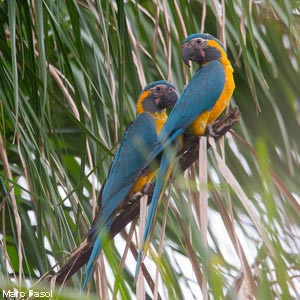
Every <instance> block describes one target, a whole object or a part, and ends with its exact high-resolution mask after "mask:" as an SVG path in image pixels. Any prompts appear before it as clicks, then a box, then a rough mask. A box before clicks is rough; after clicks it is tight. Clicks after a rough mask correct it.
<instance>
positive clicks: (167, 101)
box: [158, 86, 178, 109]
mask: <svg viewBox="0 0 300 300" xmlns="http://www.w3.org/2000/svg"><path fill="white" fill-rule="evenodd" d="M164 89H165V91H164V94H163V96H162V97H161V98H160V101H159V103H158V108H159V109H165V108H167V107H169V106H173V105H174V104H175V103H176V101H177V99H178V95H177V92H176V90H175V88H174V87H169V86H166V87H165V88H164Z"/></svg>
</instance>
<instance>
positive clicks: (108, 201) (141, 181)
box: [83, 80, 178, 289]
mask: <svg viewBox="0 0 300 300" xmlns="http://www.w3.org/2000/svg"><path fill="white" fill-rule="evenodd" d="M177 98H178V96H177V93H176V89H175V87H174V86H173V85H172V84H171V83H169V82H168V81H165V80H160V81H156V82H153V83H150V84H149V85H147V86H146V87H145V88H144V89H143V91H142V93H141V94H140V96H139V98H138V101H137V107H136V111H137V117H136V119H135V120H134V121H133V122H132V123H131V124H130V126H129V127H128V128H127V130H126V132H125V134H124V137H123V139H122V141H121V144H120V147H119V149H118V151H117V153H116V155H115V158H114V160H113V162H112V165H111V167H110V170H109V173H108V177H107V179H106V181H105V183H104V185H103V187H102V189H101V192H100V199H99V200H98V202H99V203H98V204H99V206H100V208H99V211H98V214H97V215H96V217H95V219H94V221H93V224H92V226H91V229H90V230H89V232H88V237H87V241H88V243H91V244H92V245H93V248H92V252H91V255H90V258H89V261H88V263H87V266H86V268H85V271H84V274H85V280H84V283H83V289H84V288H85V287H86V285H87V283H88V282H89V280H90V278H91V276H92V274H93V271H94V269H95V265H94V263H95V262H96V260H97V258H98V256H99V254H100V252H101V250H102V247H103V242H104V241H105V238H106V237H107V235H108V233H109V229H110V227H111V224H112V221H113V218H114V216H115V212H116V209H117V208H118V207H119V206H120V205H121V204H122V201H123V200H124V199H125V198H126V197H127V196H128V195H129V194H131V195H134V194H135V193H136V192H139V191H142V189H143V188H144V186H145V185H146V184H147V183H148V182H150V181H151V180H152V178H153V176H154V175H155V171H151V172H150V173H147V174H146V175H143V176H140V174H141V168H142V167H143V165H144V164H145V161H146V158H147V157H148V156H149V154H150V153H151V151H152V150H153V146H154V145H155V144H156V143H157V141H158V140H157V137H158V134H159V133H160V131H161V128H162V126H163V124H164V123H165V121H166V120H167V114H166V112H165V108H167V107H169V106H173V105H174V104H175V102H176V101H177Z"/></svg>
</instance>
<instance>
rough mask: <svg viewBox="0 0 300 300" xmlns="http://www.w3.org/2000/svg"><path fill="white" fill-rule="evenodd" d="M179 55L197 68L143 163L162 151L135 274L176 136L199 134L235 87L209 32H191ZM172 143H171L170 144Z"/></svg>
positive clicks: (227, 63) (222, 53)
mask: <svg viewBox="0 0 300 300" xmlns="http://www.w3.org/2000/svg"><path fill="white" fill-rule="evenodd" d="M182 58H183V61H184V63H185V64H186V65H188V66H189V60H190V61H194V62H196V63H198V65H199V69H198V70H197V71H196V73H195V74H194V76H193V77H192V79H191V81H190V82H189V84H188V85H187V86H186V88H185V89H184V91H183V93H182V94H181V95H180V97H179V99H178V101H177V103H176V104H175V106H174V108H173V109H172V111H171V113H170V115H169V117H168V120H167V121H166V122H165V124H164V126H163V128H162V130H161V133H160V134H159V136H158V140H159V144H158V145H157V146H156V147H155V148H154V150H153V152H152V154H151V155H150V158H149V159H148V160H147V162H146V165H147V164H148V163H149V162H151V160H153V159H154V158H155V157H157V156H158V155H159V154H160V153H161V152H163V155H162V158H161V162H160V167H159V172H158V177H157V180H156V185H155V188H154V192H153V196H152V201H151V204H150V208H149V213H148V218H147V221H146V225H145V230H144V234H143V241H142V244H143V248H142V249H140V251H139V257H138V260H137V268H136V276H137V273H138V271H139V265H140V263H141V256H142V251H144V252H145V251H146V250H147V247H148V244H149V235H150V232H151V230H152V226H153V223H154V220H155V215H156V213H157V209H158V206H159V203H160V201H161V198H162V192H163V189H164V185H165V184H166V182H167V179H168V177H169V176H170V173H171V171H172V165H173V163H174V160H175V153H174V152H176V151H177V149H178V147H179V146H180V142H178V137H180V136H181V135H182V134H183V133H189V134H193V135H197V136H201V135H203V134H204V133H205V131H206V130H207V129H209V131H210V133H211V134H213V132H211V131H212V129H211V127H210V126H209V125H210V124H211V123H212V122H214V121H215V120H216V118H217V117H218V116H219V115H220V114H221V113H222V112H223V111H224V109H225V108H226V106H227V105H228V104H229V100H230V98H231V96H232V93H233V90H234V88H235V84H234V79H233V68H232V66H231V63H230V61H229V60H228V58H227V54H226V52H225V49H224V47H223V45H222V44H221V42H220V41H219V40H218V39H216V38H214V37H213V36H211V35H209V34H200V33H197V34H191V35H190V36H188V37H187V38H186V39H185V40H184V42H183V46H182ZM174 143H175V144H174Z"/></svg>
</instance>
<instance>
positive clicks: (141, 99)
mask: <svg viewBox="0 0 300 300" xmlns="http://www.w3.org/2000/svg"><path fill="white" fill-rule="evenodd" d="M150 94H151V91H150V90H148V91H145V92H143V93H142V94H141V96H140V97H139V99H138V101H137V105H136V112H137V114H138V115H139V114H141V113H143V112H144V111H145V109H144V107H143V102H144V100H145V99H146V98H147V97H148V96H149V95H150Z"/></svg>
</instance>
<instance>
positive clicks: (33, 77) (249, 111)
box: [0, 0, 300, 300]
mask: <svg viewBox="0 0 300 300" xmlns="http://www.w3.org/2000/svg"><path fill="white" fill-rule="evenodd" d="M0 3H1V4H0V16H1V17H0V210H1V214H0V229H1V230H0V239H1V248H0V249H1V256H0V280H1V282H5V285H4V288H6V289H8V288H9V287H12V286H15V287H18V288H20V289H21V287H22V289H25V288H26V285H27V287H29V286H31V284H33V283H34V282H35V281H37V280H38V279H39V278H40V277H42V276H43V275H44V274H48V273H47V272H48V271H49V270H51V271H50V272H49V274H51V275H53V274H54V272H56V271H57V270H58V269H59V268H60V267H61V266H62V265H63V263H64V261H65V258H66V257H68V254H70V252H71V251H72V250H73V249H75V248H76V247H77V246H78V245H79V244H80V243H81V242H82V241H83V240H84V238H85V235H86V232H87V230H88V228H89V225H90V222H91V221H92V217H93V215H94V213H95V208H96V201H97V194H98V192H99V189H100V187H101V184H102V183H103V181H104V180H105V178H106V175H107V173H108V169H109V166H110V163H111V161H112V158H113V155H114V153H115V149H116V148H117V146H118V142H119V141H120V139H121V138H122V136H123V133H124V131H125V128H126V127H127V126H128V124H129V123H130V122H131V121H132V120H133V119H134V117H135V104H136V99H137V97H138V95H139V93H140V90H141V88H142V87H143V86H144V85H145V84H146V83H148V82H151V81H154V80H159V79H167V80H170V81H172V82H173V83H174V84H175V86H176V87H177V89H178V91H182V90H183V88H184V86H185V85H186V84H187V83H188V81H189V79H190V78H191V76H192V74H193V72H194V71H195V67H194V68H192V69H191V70H188V69H187V68H186V66H185V65H184V64H183V62H182V59H181V43H182V40H183V39H184V37H185V36H186V35H187V34H190V33H193V32H199V31H200V30H202V29H203V30H204V32H209V33H210V34H212V35H215V36H217V37H218V38H220V40H221V41H222V42H223V43H224V44H226V47H227V52H228V56H229V58H230V60H231V62H232V64H233V67H234V70H235V72H234V76H235V82H236V90H235V93H234V97H233V99H232V102H231V108H232V107H233V106H238V107H239V110H240V112H241V121H240V122H239V124H238V125H236V126H235V127H234V131H231V132H230V133H228V134H227V135H226V137H225V139H224V141H221V142H219V143H217V145H216V146H214V145H213V142H212V141H211V142H210V143H211V145H212V147H213V149H212V150H209V151H208V152H206V151H205V154H204V157H203V156H202V160H201V161H200V164H199V163H195V164H194V165H193V166H192V167H191V168H189V169H188V170H187V171H186V172H185V174H184V175H183V174H179V176H178V177H177V178H176V179H175V180H174V182H173V184H172V185H171V186H170V188H169V190H168V191H167V192H166V197H165V198H164V199H167V198H168V194H169V197H170V203H169V208H168V209H167V207H166V206H167V205H166V202H167V201H163V205H162V207H161V209H160V211H159V214H158V220H157V223H156V226H155V229H154V232H153V236H152V240H151V246H150V253H149V255H148V257H147V259H146V260H145V266H146V268H147V270H148V271H149V274H150V277H151V281H152V283H153V286H152V287H150V289H148V287H147V284H148V283H149V282H150V280H149V279H148V280H146V281H145V285H146V288H145V290H146V292H145V291H144V289H143V288H142V289H141V290H140V293H141V294H143V295H144V294H145V293H146V299H152V298H153V293H154V294H155V290H156V288H158V291H157V295H158V299H160V298H159V297H161V299H198V298H199V296H198V295H199V293H203V299H245V298H246V294H245V293H247V292H248V293H249V294H254V295H255V296H256V299H267V298H269V299H289V300H290V299H298V298H299V297H300V286H299V276H300V274H299V269H300V266H299V258H298V255H299V253H298V249H299V234H298V232H299V226H300V225H299V224H300V220H299V216H300V205H299V201H300V188H299V184H298V182H299V179H298V177H299V171H300V158H299V157H300V156H299V153H300V139H299V129H300V128H299V127H300V104H299V101H300V100H299V95H300V85H299V80H300V77H299V68H300V55H299V54H300V46H299V45H300V37H299V32H300V31H299V29H300V13H299V11H300V8H299V1H250V2H249V1H248V2H246V1H241V0H239V1H214V0H212V1H187V0H178V1H102V0H96V1H75V0H69V1H48V0H44V1H36V2H32V1H13V0H10V1H1V2H0ZM202 154H203V153H202ZM206 162H207V163H208V170H207V176H208V178H207V183H205V182H206V181H205V177H204V179H199V178H200V177H201V176H200V177H199V174H202V175H203V173H201V172H203V171H202V166H203V164H205V163H206ZM204 175H206V174H204ZM201 178H202V177H201ZM203 180H204V181H203ZM205 190H206V193H205ZM200 193H203V194H202V196H201V199H205V200H204V201H202V202H199V197H200V196H199V195H200ZM206 201H207V205H206ZM166 214H167V215H166ZM205 216H206V217H207V220H208V221H207V222H208V223H207V224H206V223H205ZM203 218H204V219H203ZM165 221H166V222H165ZM203 222H204V223H203ZM201 224H202V225H201ZM206 225H207V229H206ZM128 228H129V227H128ZM137 228H138V226H137V227H136V229H134V227H132V232H131V233H132V234H133V238H132V243H133V244H129V242H130V241H131V239H130V241H128V240H129V239H128V238H127V240H126V236H128V234H130V232H129V231H128V230H129V229H128V230H127V229H126V232H123V233H122V234H121V235H118V236H117V237H116V238H115V240H114V242H112V243H110V244H109V245H108V246H107V248H105V250H104V252H105V259H104V266H105V270H103V269H102V271H103V272H104V271H105V272H106V274H107V275H106V276H107V283H106V284H105V281H104V280H102V286H101V287H100V282H101V279H100V280H97V281H96V282H95V284H94V285H93V287H92V291H95V292H96V291H99V290H101V295H102V299H108V298H111V296H112V295H114V299H134V298H135V295H136V286H134V285H133V272H134V267H133V266H135V261H134V259H133V256H132V253H133V252H134V250H133V249H132V248H134V246H135V245H134V244H136V237H137V235H138V229H137ZM134 230H135V231H134ZM162 232H164V239H163V241H162V240H161V236H162ZM124 237H125V238H124ZM205 237H207V241H206V238H205ZM126 243H128V244H127V246H125V245H126ZM126 247H128V255H127V256H126V257H124V258H123V252H124V249H125V248H126ZM159 249H160V250H159ZM160 251H161V252H160ZM122 258H123V259H122ZM121 262H122V263H123V262H124V265H121ZM56 264H57V265H56ZM52 267H53V270H52V269H51V268H52ZM156 267H157V268H158V272H157V274H158V275H157V277H156V271H155V270H156ZM96 273H97V276H99V274H100V273H98V272H96ZM81 276H82V274H81V272H78V273H77V274H75V275H74V276H72V279H71V280H70V284H69V286H70V287H71V288H72V289H73V290H72V291H68V290H63V292H62V294H59V287H58V285H57V286H56V287H57V291H55V297H56V298H57V299H58V298H59V299H68V297H69V298H72V297H73V298H72V299H74V297H75V296H74V291H75V293H76V290H78V289H79V288H80V286H81V281H82V278H81ZM97 276H96V278H97ZM157 278H160V279H159V280H158V279H157ZM98 279H99V278H98ZM103 282H104V283H103ZM103 285H105V287H104V286H103ZM1 288H2V287H1ZM4 288H3V289H4ZM151 289H152V290H151ZM0 292H1V289H0ZM77 295H78V293H77ZM106 295H107V296H106ZM138 297H139V296H138ZM80 299H82V295H80ZM139 299H142V298H139Z"/></svg>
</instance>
